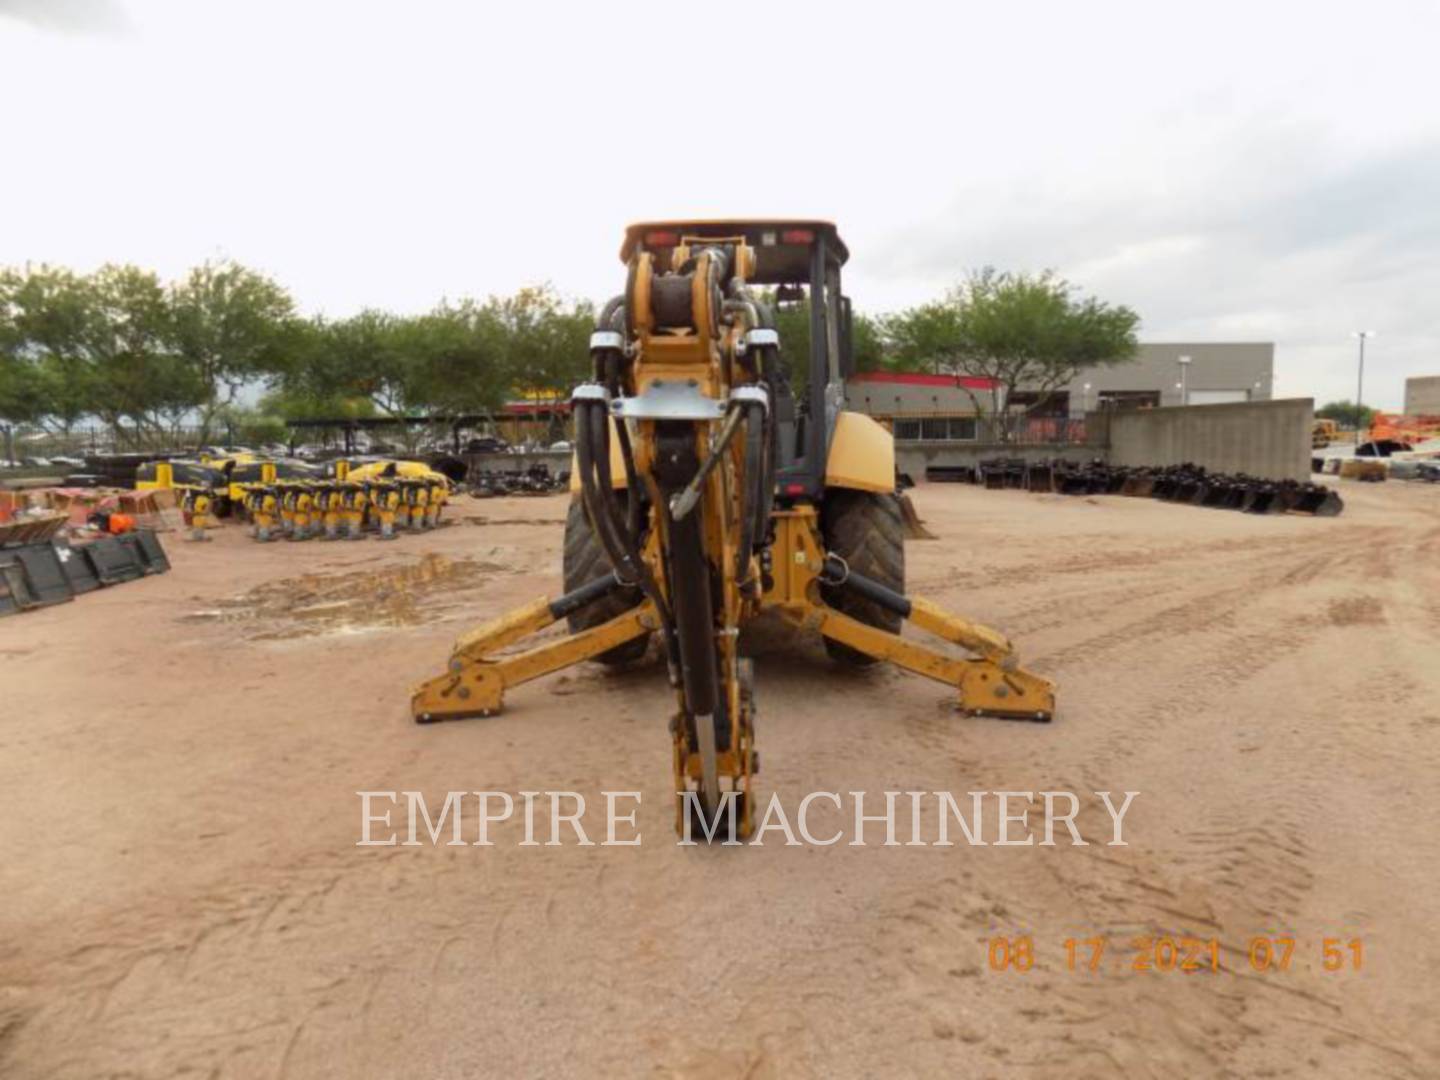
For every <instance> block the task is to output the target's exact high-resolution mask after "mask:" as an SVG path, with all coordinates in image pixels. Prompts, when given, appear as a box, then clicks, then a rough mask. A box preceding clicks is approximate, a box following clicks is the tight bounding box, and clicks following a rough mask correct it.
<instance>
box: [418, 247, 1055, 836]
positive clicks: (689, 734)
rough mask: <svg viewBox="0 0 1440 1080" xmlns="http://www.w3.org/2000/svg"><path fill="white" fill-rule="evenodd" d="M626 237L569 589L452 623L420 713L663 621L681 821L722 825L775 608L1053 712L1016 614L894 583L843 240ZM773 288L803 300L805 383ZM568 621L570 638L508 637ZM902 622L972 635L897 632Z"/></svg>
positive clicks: (877, 437) (1038, 713) (743, 822)
mask: <svg viewBox="0 0 1440 1080" xmlns="http://www.w3.org/2000/svg"><path fill="white" fill-rule="evenodd" d="M620 257H621V260H622V261H623V262H624V264H625V267H626V285H625V291H624V293H623V294H621V295H619V296H617V297H615V298H614V299H613V300H611V301H610V302H609V303H608V304H606V305H605V307H604V308H603V309H602V310H601V312H600V315H599V318H598V320H597V325H596V327H595V331H594V333H593V334H592V335H591V339H590V353H591V358H592V360H593V367H594V377H593V381H591V382H587V383H584V384H583V385H581V386H579V387H577V388H576V390H575V392H574V395H573V398H572V404H573V412H574V419H575V439H576V451H575V463H574V469H573V470H572V488H573V492H574V495H573V498H572V504H571V507H570V513H569V518H568V520H567V522H566V529H565V555H564V577H565V590H566V591H565V592H564V594H563V595H561V596H560V597H558V598H556V599H553V600H552V599H539V600H536V601H534V602H533V603H530V604H527V605H526V606H524V607H522V608H519V609H517V610H515V611H512V612H510V613H508V614H506V615H503V616H501V617H500V618H498V619H496V620H495V621H494V622H491V623H489V624H487V625H485V626H482V627H480V628H479V629H477V630H475V631H473V632H471V633H469V634H467V635H465V636H464V637H462V638H461V639H460V640H459V641H458V642H457V643H456V645H455V648H454V652H453V654H452V655H451V658H450V663H449V666H448V669H447V670H446V672H445V673H444V674H442V675H439V676H437V677H435V678H432V679H430V680H428V681H427V682H425V683H423V684H421V685H420V686H419V687H418V688H417V689H416V690H415V693H414V696H413V699H412V702H411V706H412V710H413V714H414V717H415V719H416V720H417V721H418V722H421V723H429V722H432V721H436V720H443V719H450V718H458V717H466V716H488V715H490V714H492V713H494V712H496V711H498V710H499V709H500V708H501V706H502V704H503V702H504V696H505V692H506V691H507V690H509V689H511V688H512V687H515V686H517V685H519V684H521V683H524V682H527V681H529V680H531V679H535V678H537V677H539V676H541V675H545V674H547V673H549V672H553V671H557V670H559V669H561V668H565V667H569V666H570V665H573V664H576V663H579V662H581V661H584V660H589V659H598V660H600V661H601V662H604V663H610V664H624V663H629V662H633V661H634V660H636V659H638V658H639V657H640V656H642V655H643V654H644V653H645V651H646V648H647V645H648V642H649V640H650V639H651V637H652V636H658V638H659V642H660V647H661V649H662V651H663V654H664V656H665V659H666V661H667V665H668V668H669V672H670V680H671V683H672V685H673V686H674V688H675V697H676V711H675V714H674V716H673V717H672V719H671V723H670V733H671V745H672V754H673V768H674V781H675V791H676V827H677V829H678V830H679V831H681V832H682V833H684V834H687V835H688V834H689V832H690V831H691V830H692V828H699V829H701V830H703V831H704V833H705V835H706V836H707V837H712V838H713V836H715V835H717V834H718V835H724V836H725V837H727V838H728V837H730V836H735V835H739V836H745V835H748V834H749V833H750V831H751V829H752V827H753V821H752V816H753V812H754V798H753V797H752V783H753V779H754V775H755V772H756V769H757V764H758V756H757V754H756V752H755V731H754V724H753V716H754V708H755V687H754V685H753V677H752V671H751V667H750V664H749V662H748V661H747V660H745V659H743V658H742V657H741V656H740V655H739V653H738V651H737V647H736V646H737V637H738V634H739V631H740V627H741V626H742V625H743V624H745V623H746V622H747V621H749V620H750V619H753V618H754V617H756V616H757V615H759V614H761V613H762V612H765V611H773V612H776V613H778V614H779V615H780V616H781V617H782V618H784V619H785V620H787V621H788V622H789V623H791V624H792V625H794V626H795V627H797V628H802V629H805V630H811V631H817V632H818V633H819V634H821V635H822V636H823V637H824V640H825V644H826V647H827V649H828V651H829V652H830V655H831V656H832V657H833V658H834V659H835V660H836V661H838V662H840V663H844V664H851V665H863V664H869V663H873V662H874V661H876V660H886V661H889V662H891V663H893V664H897V665H899V666H900V667H902V668H905V669H906V670H909V671H912V672H915V673H916V674H919V675H924V676H927V677H928V678H931V679H935V680H938V681H940V682H943V683H945V684H947V685H949V686H951V687H953V688H954V689H955V691H956V692H957V694H958V698H959V701H958V704H959V708H960V710H961V711H962V712H964V713H966V714H970V715H983V716H993V717H1001V718H1007V719H1024V720H1037V721H1048V720H1049V719H1051V716H1052V714H1053V712H1054V707H1055V701H1054V686H1053V684H1052V683H1051V682H1049V681H1048V680H1047V679H1044V678H1041V677H1040V676H1037V675H1034V674H1031V673H1030V672H1028V671H1025V670H1024V669H1022V668H1021V667H1020V666H1019V665H1018V662H1017V658H1016V655H1015V651H1014V649H1013V648H1012V647H1011V645H1010V642H1009V641H1008V640H1007V639H1006V638H1005V637H1004V636H1002V635H1001V634H999V633H997V632H996V631H994V630H991V629H989V628H988V627H984V626H980V625H977V624H975V623H971V622H968V621H966V620H964V619H961V618H958V617H956V616H954V615H951V614H949V613H947V612H945V611H943V610H942V609H941V608H939V607H937V606H936V605H935V604H933V603H931V602H929V601H927V600H925V599H922V598H919V597H907V596H906V595H905V551H904V536H903V521H902V517H901V509H900V503H899V500H898V498H897V495H896V492H895V475H896V474H895V450H894V443H893V441H892V438H891V436H890V433H889V432H887V431H886V430H885V429H884V428H882V427H881V426H880V425H879V424H877V423H876V422H875V421H873V420H871V419H870V418H869V417H867V416H864V415H862V414H859V413H855V412H849V411H847V410H846V409H845V399H844V385H845V378H846V376H847V375H848V374H849V373H850V368H851V349H850V344H851V313H850V302H849V299H848V298H847V297H846V296H845V295H844V294H843V292H842V291H841V286H840V271H841V267H842V266H843V265H844V263H845V261H846V259H847V257H848V255H847V252H846V248H845V245H844V244H843V243H842V242H841V240H840V237H839V235H838V234H837V233H836V230H835V227H834V226H833V225H831V224H829V223H827V222H822V221H808V220H800V221H790V220H786V221H676V222H661V223H647V224H639V225H634V226H631V227H630V229H629V230H627V232H626V234H625V240H624V244H623V246H622V248H621V252H620ZM762 289H764V290H773V297H774V302H775V303H787V302H800V301H806V302H808V303H806V305H805V307H806V309H807V310H808V313H809V356H808V365H807V366H806V368H805V373H804V385H802V386H792V385H791V384H790V379H789V378H788V377H787V373H786V367H785V365H783V364H782V362H781V355H780V348H781V344H782V343H781V342H780V340H779V335H778V333H777V331H776V323H775V316H774V312H773V310H772V309H771V307H770V306H769V304H768V303H767V302H766V297H767V296H768V295H772V294H769V293H763V292H762V291H761V290H762ZM796 381H799V380H798V378H797V380H796ZM560 619H567V620H568V621H569V629H570V634H569V635H568V636H566V637H563V638H559V639H556V640H552V641H547V642H546V643H544V644H541V645H539V646H536V647H532V648H529V649H523V650H520V651H514V650H512V649H511V647H512V646H518V645H519V644H520V643H521V642H522V641H523V639H525V638H526V637H528V636H530V635H532V634H534V633H536V632H538V631H540V630H543V629H544V628H545V627H547V626H550V625H551V624H553V623H555V622H556V621H558V620H560ZM906 620H908V621H909V622H910V623H911V624H912V625H913V626H915V627H917V628H919V629H921V630H924V631H928V632H929V633H930V634H933V635H934V636H935V637H937V638H940V639H942V640H943V641H945V642H948V643H951V644H953V645H956V646H959V647H960V648H961V649H962V650H964V652H965V655H959V654H957V653H956V652H955V651H954V650H951V649H948V648H944V647H941V648H936V647H933V646H931V645H928V644H925V643H922V642H921V641H919V640H916V639H914V638H911V637H902V636H901V634H900V629H901V623H902V622H903V621H906ZM507 650H508V651H507Z"/></svg>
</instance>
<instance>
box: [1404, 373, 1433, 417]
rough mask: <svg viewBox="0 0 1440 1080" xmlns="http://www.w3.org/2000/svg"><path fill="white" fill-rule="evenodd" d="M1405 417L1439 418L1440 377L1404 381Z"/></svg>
mask: <svg viewBox="0 0 1440 1080" xmlns="http://www.w3.org/2000/svg"><path fill="white" fill-rule="evenodd" d="M1405 415H1406V416H1440V375H1417V376H1415V377H1413V378H1409V379H1406V380H1405Z"/></svg>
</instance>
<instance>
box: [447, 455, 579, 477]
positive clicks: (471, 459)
mask: <svg viewBox="0 0 1440 1080" xmlns="http://www.w3.org/2000/svg"><path fill="white" fill-rule="evenodd" d="M460 457H461V459H462V460H463V461H464V462H465V464H466V465H468V466H469V467H470V470H471V472H481V471H483V470H491V471H494V472H513V471H516V470H519V471H520V472H524V471H525V470H526V469H528V468H530V466H531V465H549V466H550V471H551V472H560V471H561V470H562V469H568V468H570V460H571V455H570V451H569V450H527V451H525V452H523V453H517V454H461V455H460Z"/></svg>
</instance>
